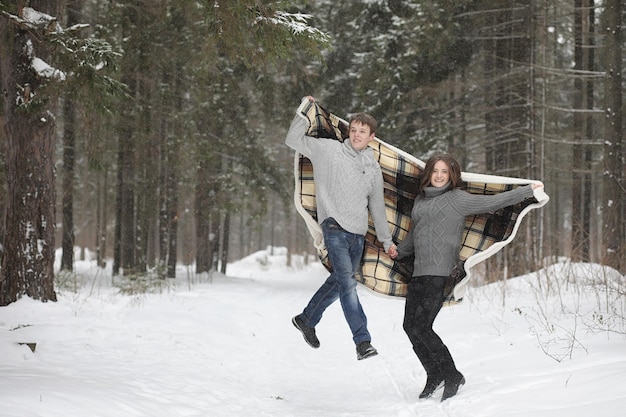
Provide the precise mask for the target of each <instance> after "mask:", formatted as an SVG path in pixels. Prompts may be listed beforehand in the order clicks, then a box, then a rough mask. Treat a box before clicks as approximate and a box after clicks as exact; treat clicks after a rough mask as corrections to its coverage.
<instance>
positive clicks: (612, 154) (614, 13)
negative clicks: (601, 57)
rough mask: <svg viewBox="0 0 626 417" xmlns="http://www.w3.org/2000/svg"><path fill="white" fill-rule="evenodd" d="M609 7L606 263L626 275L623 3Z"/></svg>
mask: <svg viewBox="0 0 626 417" xmlns="http://www.w3.org/2000/svg"><path fill="white" fill-rule="evenodd" d="M604 7H605V12H604V13H605V20H604V26H605V27H606V32H605V39H606V40H605V49H604V54H605V57H606V64H605V67H606V80H605V100H606V103H605V109H606V110H605V114H606V119H605V120H606V121H605V141H604V164H605V166H604V168H605V169H604V197H603V207H602V210H603V211H602V216H603V218H602V220H603V230H602V236H603V242H602V249H603V253H602V257H603V259H602V262H603V263H604V264H605V265H609V266H611V267H613V268H615V269H617V270H618V271H620V272H621V273H622V274H624V273H626V248H625V245H624V241H625V240H626V233H625V231H624V226H625V225H624V223H625V222H626V220H625V219H624V216H626V213H625V210H626V184H625V183H624V180H625V174H626V173H625V172H624V170H625V169H626V168H625V164H624V131H623V129H624V127H623V124H622V120H624V114H623V105H622V103H623V101H622V100H623V98H622V95H623V89H622V65H623V62H622V50H623V49H624V38H623V36H624V32H623V31H622V13H623V12H624V10H623V7H624V3H623V0H606V1H605V2H604Z"/></svg>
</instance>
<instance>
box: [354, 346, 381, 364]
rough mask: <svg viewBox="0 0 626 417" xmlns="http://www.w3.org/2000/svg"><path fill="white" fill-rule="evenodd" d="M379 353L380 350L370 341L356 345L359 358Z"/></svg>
mask: <svg viewBox="0 0 626 417" xmlns="http://www.w3.org/2000/svg"><path fill="white" fill-rule="evenodd" d="M376 355H378V351H377V350H376V348H374V346H372V344H371V343H370V342H361V343H359V344H358V345H356V358H357V359H358V360H361V359H365V358H369V357H371V356H376Z"/></svg>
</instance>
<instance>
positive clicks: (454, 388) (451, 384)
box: [441, 371, 465, 402]
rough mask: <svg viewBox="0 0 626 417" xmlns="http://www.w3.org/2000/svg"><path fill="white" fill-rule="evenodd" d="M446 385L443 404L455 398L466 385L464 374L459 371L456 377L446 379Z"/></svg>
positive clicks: (442, 399) (442, 397)
mask: <svg viewBox="0 0 626 417" xmlns="http://www.w3.org/2000/svg"><path fill="white" fill-rule="evenodd" d="M444 384H445V385H444V387H443V395H442V396H441V402H444V401H445V400H447V399H448V398H450V397H454V396H455V395H456V394H457V392H459V388H461V387H462V386H463V385H465V377H464V376H463V374H462V373H460V372H458V371H457V372H456V374H455V375H453V376H451V377H449V378H446V380H445V381H444Z"/></svg>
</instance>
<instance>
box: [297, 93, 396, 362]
mask: <svg viewBox="0 0 626 417" xmlns="http://www.w3.org/2000/svg"><path fill="white" fill-rule="evenodd" d="M307 99H308V100H309V101H311V102H315V99H314V98H313V97H311V96H308V97H307ZM308 127H309V125H308V120H307V119H306V118H305V117H304V116H303V115H301V114H297V115H296V116H295V117H294V119H293V121H292V122H291V126H290V128H289V132H288V133H287V138H286V140H285V143H286V144H287V145H288V146H289V147H291V148H293V149H294V150H296V151H297V152H299V153H301V154H302V155H304V156H306V157H308V158H309V159H310V160H311V162H312V164H313V175H314V181H315V194H316V196H315V197H316V204H317V220H318V222H319V224H320V225H321V228H322V232H323V234H324V244H325V246H326V249H327V251H328V257H329V260H330V263H331V265H332V273H331V274H330V276H329V277H328V278H327V279H326V281H325V282H324V284H323V285H322V286H321V287H320V288H319V289H318V290H317V292H316V293H315V294H314V295H313V297H312V298H311V300H310V301H309V303H308V305H307V306H306V307H305V309H304V310H303V312H302V313H301V314H299V315H297V316H295V317H294V318H293V319H292V322H293V325H294V326H295V327H296V328H297V329H298V330H299V331H300V332H301V333H302V335H303V336H304V340H305V341H306V342H307V343H308V344H309V345H310V346H311V347H313V348H318V347H319V346H320V342H319V340H318V338H317V335H316V334H315V326H316V325H317V323H319V321H320V320H321V318H322V314H323V313H324V311H325V310H326V308H327V307H328V306H329V305H331V304H332V303H333V302H335V301H336V300H337V299H339V300H340V302H341V308H342V310H343V314H344V316H345V318H346V321H347V322H348V325H349V326H350V330H351V331H352V339H353V341H354V343H355V345H356V352H357V359H358V360H361V359H365V358H368V357H371V356H374V355H377V354H378V352H377V351H376V349H375V348H374V347H373V346H372V344H371V336H370V334H369V332H368V330H367V317H366V316H365V313H364V312H363V308H362V307H361V303H360V301H359V297H358V294H357V289H356V287H357V281H356V278H355V273H356V272H357V271H358V268H359V265H360V263H361V257H362V255H363V246H364V242H365V234H366V233H367V227H368V209H369V212H370V213H371V215H372V219H373V220H374V226H375V228H376V235H377V238H378V240H379V241H380V242H382V243H383V246H384V248H385V251H386V252H387V253H388V254H389V256H396V255H397V250H396V246H395V245H394V243H393V241H392V238H391V233H390V231H389V224H388V223H387V217H386V212H385V200H384V195H383V177H382V172H381V170H380V166H379V165H378V163H377V162H376V160H375V159H374V155H373V151H372V149H371V148H370V147H368V144H369V143H370V142H371V141H372V140H373V139H374V136H375V133H376V120H375V119H374V118H373V117H371V116H370V115H367V114H365V113H358V114H356V115H354V116H353V117H352V118H351V119H350V125H349V139H347V140H345V141H344V142H343V143H342V142H339V141H337V140H332V139H323V138H313V137H310V136H307V135H306V130H307V129H308Z"/></svg>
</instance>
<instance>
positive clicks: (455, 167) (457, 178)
mask: <svg viewBox="0 0 626 417" xmlns="http://www.w3.org/2000/svg"><path fill="white" fill-rule="evenodd" d="M439 161H443V162H445V163H446V165H448V170H449V171H450V190H454V189H455V188H461V187H462V186H463V182H462V181H461V165H459V163H458V162H457V160H456V159H454V157H453V156H452V155H448V154H444V153H439V154H435V155H433V156H431V157H430V158H428V161H426V166H425V167H424V171H423V172H422V181H420V188H419V192H420V194H422V195H423V194H424V189H425V188H426V187H428V186H429V185H430V177H431V176H432V174H433V170H434V169H435V164H436V163H437V162H439Z"/></svg>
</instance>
